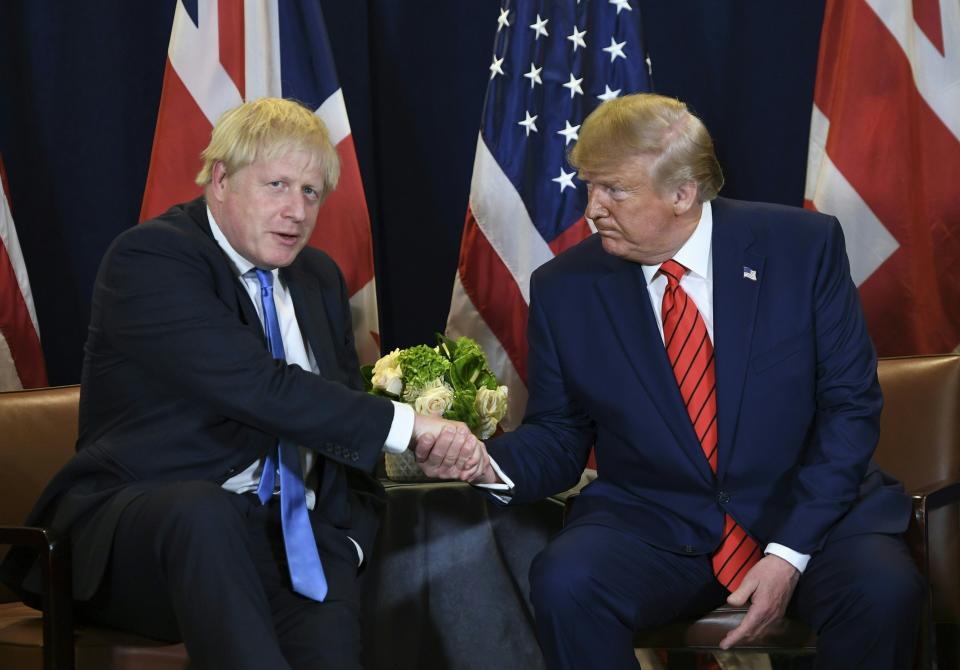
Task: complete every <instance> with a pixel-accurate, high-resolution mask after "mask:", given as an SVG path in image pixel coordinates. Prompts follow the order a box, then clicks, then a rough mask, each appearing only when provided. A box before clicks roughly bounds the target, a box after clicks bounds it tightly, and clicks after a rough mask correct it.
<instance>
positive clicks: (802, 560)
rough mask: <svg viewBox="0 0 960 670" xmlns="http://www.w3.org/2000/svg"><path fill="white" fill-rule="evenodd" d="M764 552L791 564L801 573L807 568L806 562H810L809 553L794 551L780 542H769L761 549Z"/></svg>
mask: <svg viewBox="0 0 960 670" xmlns="http://www.w3.org/2000/svg"><path fill="white" fill-rule="evenodd" d="M763 553H764V554H773V555H774V556H778V557H780V558H782V559H783V560H785V561H786V562H787V563H789V564H790V565H792V566H793V567H795V568H796V569H797V571H798V572H799V573H800V574H801V575H802V574H803V571H804V570H806V569H807V563H809V562H810V554H801V553H800V552H797V551H794V550H793V549H791V548H790V547H785V546H783V545H782V544H777V543H776V542H771V543H770V544H768V545H767V548H766V549H764V550H763Z"/></svg>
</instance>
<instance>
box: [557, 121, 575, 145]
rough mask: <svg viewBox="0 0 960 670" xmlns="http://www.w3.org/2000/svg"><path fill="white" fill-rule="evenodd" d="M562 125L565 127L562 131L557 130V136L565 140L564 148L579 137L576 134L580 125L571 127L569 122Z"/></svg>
mask: <svg viewBox="0 0 960 670" xmlns="http://www.w3.org/2000/svg"><path fill="white" fill-rule="evenodd" d="M564 123H565V124H566V126H567V127H566V128H564V129H563V130H558V131H557V135H563V137H564V139H565V140H566V141H565V142H564V143H563V144H564V146H566V145H568V144H570V143H571V142H574V141H576V140H577V139H578V138H579V137H580V134H579V133H578V132H577V131H578V130H580V125H579V124H577V125H575V126H571V125H570V122H569V121H564Z"/></svg>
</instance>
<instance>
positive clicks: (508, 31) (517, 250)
mask: <svg viewBox="0 0 960 670" xmlns="http://www.w3.org/2000/svg"><path fill="white" fill-rule="evenodd" d="M641 36H642V31H641V23H640V11H639V8H638V7H637V3H636V2H635V1H633V2H631V1H630V0H579V1H578V0H562V1H557V2H542V1H540V2H538V1H534V0H504V2H503V4H502V6H501V8H500V17H499V18H498V19H497V35H496V38H495V39H494V45H493V59H492V62H491V64H490V81H489V84H488V86H487V95H486V102H485V103H484V109H483V120H482V124H481V129H480V137H479V138H478V140H477V154H476V158H475V160H474V165H473V180H472V182H471V185H470V202H469V205H468V208H467V215H466V221H465V223H464V229H463V238H462V241H461V243H460V262H459V266H458V270H457V277H456V279H455V281H454V288H453V299H452V301H451V305H450V314H449V317H448V320H447V333H448V335H450V336H451V337H457V336H460V335H468V336H470V337H473V338H474V339H476V340H477V341H478V342H479V343H480V345H481V346H482V347H483V348H484V349H485V350H486V352H487V355H488V357H489V359H490V364H491V367H492V368H493V370H494V372H495V373H496V374H497V377H498V378H499V380H500V381H501V383H504V384H507V385H508V386H509V387H510V409H509V412H508V414H507V416H506V418H505V420H504V425H505V427H507V428H513V427H515V426H516V425H517V424H519V423H520V420H521V418H522V417H523V410H524V407H525V405H526V400H527V393H526V378H527V341H526V330H527V305H528V304H529V301H530V295H529V286H530V275H531V273H532V272H533V271H534V270H535V269H536V268H537V267H539V266H540V265H541V264H542V263H544V262H546V261H547V260H549V259H551V258H553V256H554V255H555V254H558V253H560V252H561V251H563V250H564V249H567V248H568V247H570V246H573V245H574V244H576V243H577V242H580V241H581V240H583V239H584V238H586V237H587V236H589V235H590V234H591V233H592V232H593V231H592V229H591V226H590V223H589V222H588V221H587V220H586V219H584V216H583V212H584V209H585V207H586V188H585V186H584V185H583V184H582V183H581V182H580V181H579V180H578V179H577V177H576V171H575V170H574V169H573V168H571V167H570V165H569V164H568V163H567V161H566V152H567V149H568V148H570V146H571V144H572V143H573V142H575V141H576V140H577V132H578V130H579V128H580V125H581V123H582V122H583V119H584V117H585V116H586V115H587V114H589V113H590V112H591V111H593V110H594V108H596V107H597V105H599V104H600V103H602V102H604V101H606V100H609V99H611V98H615V97H617V96H620V95H624V94H627V93H635V92H638V91H647V90H650V77H649V68H648V63H649V61H648V59H647V54H646V51H645V49H644V46H643V40H642V37H641Z"/></svg>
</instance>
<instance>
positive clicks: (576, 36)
mask: <svg viewBox="0 0 960 670" xmlns="http://www.w3.org/2000/svg"><path fill="white" fill-rule="evenodd" d="M586 34H587V31H586V30H579V31H578V30H577V27H576V26H574V27H573V32H572V33H570V35H568V36H567V39H568V40H570V41H571V42H573V50H574V52H576V50H577V47H583V48H584V49H586V48H587V43H586V42H584V41H583V36H584V35H586Z"/></svg>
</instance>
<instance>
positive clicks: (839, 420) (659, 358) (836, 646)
mask: <svg viewBox="0 0 960 670" xmlns="http://www.w3.org/2000/svg"><path fill="white" fill-rule="evenodd" d="M570 162H571V164H572V165H573V166H575V167H576V168H577V169H578V170H579V171H580V177H581V179H583V180H584V181H585V182H586V183H587V192H588V202H587V210H586V216H587V217H588V218H590V219H591V220H592V221H593V223H594V225H595V226H596V229H597V234H595V235H593V236H592V237H590V238H588V239H587V240H585V241H584V242H582V243H581V244H579V245H578V246H576V247H574V248H572V249H571V250H569V251H567V252H566V253H563V254H561V255H559V256H558V257H556V258H555V259H553V260H552V261H550V262H549V263H546V264H545V265H544V266H543V267H541V268H540V269H539V270H537V271H536V272H535V273H534V275H533V277H532V279H531V282H530V312H529V324H528V333H527V337H528V342H529V351H530V354H529V367H528V381H529V384H528V385H529V390H530V399H529V402H528V405H527V412H526V416H525V417H524V421H523V424H522V425H521V426H520V428H518V429H517V430H516V431H514V432H513V433H508V434H506V435H504V436H502V437H499V438H497V439H494V440H493V441H491V442H490V444H489V445H488V449H489V454H490V457H491V459H492V461H494V462H495V463H496V464H497V465H498V466H499V468H500V470H501V471H502V473H503V474H504V475H505V476H506V478H509V480H510V481H500V480H499V479H498V477H497V475H496V471H495V470H494V468H493V467H491V466H487V467H486V468H485V470H484V472H483V475H482V477H481V478H480V481H483V482H485V483H487V484H494V483H499V486H500V487H502V488H507V492H506V494H505V495H504V494H502V493H501V494H499V498H500V499H501V500H503V501H504V502H509V503H511V504H512V503H523V502H528V501H531V500H536V499H539V498H543V497H545V496H548V495H551V494H553V493H556V492H558V491H563V490H564V489H566V488H568V487H570V486H572V485H573V484H575V483H576V482H577V481H578V479H579V477H580V473H581V472H582V470H583V468H584V466H585V464H586V462H587V456H588V454H589V452H590V449H591V447H595V449H596V458H597V480H596V481H595V482H593V483H591V484H590V485H588V486H587V487H586V488H584V489H583V491H582V493H581V494H580V495H579V496H578V497H577V498H576V501H575V503H574V504H573V508H572V510H571V513H570V515H569V518H568V520H567V523H566V526H565V527H564V529H563V530H562V531H561V532H560V533H559V534H558V535H557V536H556V537H555V538H554V539H553V540H552V541H551V542H550V544H549V545H548V546H547V548H546V549H545V550H544V551H543V552H541V554H540V555H539V556H538V557H537V558H536V559H535V560H534V563H533V566H532V568H531V573H530V580H531V598H532V600H533V604H534V609H535V615H536V623H537V631H538V637H539V640H540V643H541V647H542V649H543V651H544V655H545V657H546V660H547V665H548V667H550V668H604V670H615V669H620V668H636V667H637V663H636V660H635V658H634V653H633V645H632V640H633V635H634V632H635V631H637V630H642V629H647V628H652V627H655V626H659V625H661V624H665V623H668V622H671V621H675V620H679V619H685V618H687V619H688V618H694V617H697V616H699V615H702V614H704V613H706V612H708V611H709V610H711V609H712V608H714V607H717V606H718V605H721V604H723V602H724V601H727V602H730V603H732V604H735V605H743V604H748V605H749V611H748V613H747V614H746V616H745V617H744V619H743V622H742V623H741V625H740V626H738V627H737V628H736V629H734V630H733V631H731V632H730V633H729V634H728V635H727V636H726V638H725V639H724V640H723V642H722V643H721V646H722V647H724V648H736V646H737V645H738V644H741V643H743V642H746V641H749V640H750V639H751V638H753V637H755V636H757V635H760V634H762V633H764V632H766V631H769V630H771V628H772V627H773V626H775V624H776V622H777V620H778V619H780V618H781V617H782V616H783V615H784V613H785V612H786V611H787V610H788V609H790V610H791V612H792V613H793V614H795V615H796V616H798V617H799V618H801V619H803V620H804V621H806V622H807V623H809V624H810V625H811V626H812V627H813V628H814V630H815V631H816V632H817V640H818V641H817V658H816V667H817V668H836V669H838V670H840V669H843V670H849V669H850V668H869V669H870V670H877V669H882V668H909V667H910V664H911V658H912V654H913V651H914V644H915V640H916V630H917V629H916V626H917V620H918V614H919V604H920V602H921V598H922V587H921V581H920V577H919V575H918V573H917V571H916V569H915V567H914V565H913V562H912V561H911V559H910V557H909V554H908V553H907V549H906V547H905V545H904V543H903V541H902V539H901V537H900V533H902V532H903V530H904V529H905V528H906V526H907V522H908V519H909V517H910V502H909V500H908V499H907V498H906V496H905V495H904V494H903V491H902V488H901V487H900V486H899V484H898V483H897V482H895V481H894V480H892V479H891V478H890V477H889V476H887V475H885V474H884V473H883V472H881V471H880V470H878V469H877V468H876V466H875V465H874V464H873V463H872V462H871V460H870V459H871V454H872V453H873V450H874V448H875V446H876V444H877V435H878V431H879V414H880V407H881V404H882V398H881V395H880V388H879V385H878V383H877V375H876V357H875V354H874V350H873V346H872V344H871V342H870V338H869V337H868V335H867V332H866V327H865V325H864V320H863V315H862V312H861V309H860V304H859V301H858V297H857V291H856V287H855V286H854V284H853V282H852V280H851V278H850V271H849V266H848V262H847V256H846V252H845V249H844V240H843V233H842V231H841V228H840V224H839V223H838V222H837V220H836V219H835V218H833V217H832V216H825V215H823V214H817V213H813V212H808V211H804V210H801V209H796V208H790V207H783V206H779V205H767V204H760V203H748V202H739V201H735V200H728V199H725V198H719V197H717V193H718V192H719V191H720V188H721V187H722V185H723V175H722V172H721V170H720V166H719V163H718V162H717V159H716V156H715V153H714V149H713V142H712V140H711V139H710V135H709V134H708V133H707V130H706V128H705V127H704V126H703V124H702V123H701V122H700V120H699V119H697V118H696V117H695V116H694V115H692V114H691V113H690V112H689V111H688V110H687V108H686V106H685V105H684V104H683V103H681V102H679V101H677V100H673V99H670V98H666V97H663V96H658V95H652V94H640V95H631V96H625V97H623V98H618V99H615V100H612V101H609V102H607V103H605V104H603V105H601V106H600V107H599V108H597V110H596V111H594V112H593V114H591V115H590V116H589V117H588V118H587V120H586V121H585V122H584V124H583V127H582V128H581V130H580V137H579V140H578V142H577V144H576V146H575V147H574V148H573V150H572V152H571V154H570ZM450 442H452V441H451V440H450V439H449V437H448V436H446V435H441V436H440V437H439V439H437V440H436V441H435V440H434V439H433V437H432V436H425V437H424V438H422V439H421V443H422V444H421V447H420V448H421V449H426V448H428V447H429V448H431V449H432V451H433V452H437V453H436V454H435V455H434V457H439V455H440V454H443V453H444V451H445V450H446V449H447V445H448V443H450ZM504 485H506V486H504Z"/></svg>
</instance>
